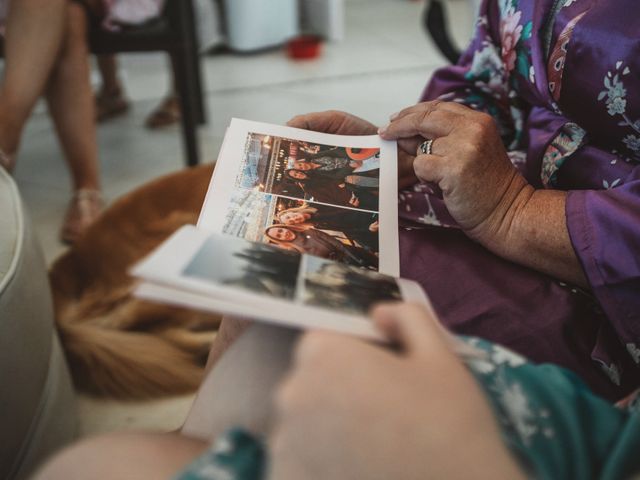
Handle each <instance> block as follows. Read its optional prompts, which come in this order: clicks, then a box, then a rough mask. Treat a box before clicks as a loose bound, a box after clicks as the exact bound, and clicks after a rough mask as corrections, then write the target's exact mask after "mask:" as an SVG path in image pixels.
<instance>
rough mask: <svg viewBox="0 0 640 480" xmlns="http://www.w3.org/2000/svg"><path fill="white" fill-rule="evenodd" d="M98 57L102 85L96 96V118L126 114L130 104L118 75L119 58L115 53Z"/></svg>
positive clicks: (101, 119) (99, 120) (100, 119)
mask: <svg viewBox="0 0 640 480" xmlns="http://www.w3.org/2000/svg"><path fill="white" fill-rule="evenodd" d="M97 59H98V69H99V70H100V76H101V78H102V86H101V87H100V91H99V92H98V94H97V95H96V98H95V103H96V120H97V121H98V122H102V121H104V120H108V119H110V118H114V117H117V116H119V115H123V114H125V113H126V112H127V111H129V108H130V105H129V101H128V100H127V98H126V95H125V93H124V86H123V84H122V81H121V80H120V77H119V76H118V58H117V57H116V56H115V55H98V57H97Z"/></svg>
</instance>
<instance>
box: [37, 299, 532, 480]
mask: <svg viewBox="0 0 640 480" xmlns="http://www.w3.org/2000/svg"><path fill="white" fill-rule="evenodd" d="M372 319H373V321H374V323H375V325H376V326H377V327H378V328H379V329H380V331H381V332H382V333H383V335H385V336H386V337H388V338H389V340H392V341H393V342H394V343H395V344H396V345H398V347H399V348H398V349H397V350H396V351H391V350H388V349H386V348H384V347H383V346H380V345H374V344H371V343H368V342H365V341H363V340H359V339H357V338H354V337H347V336H343V335H337V334H329V333H320V332H311V333H307V334H305V335H304V336H303V337H302V339H301V340H300V341H299V343H298V345H297V348H296V351H295V355H294V359H293V362H292V366H291V369H290V371H289V373H288V375H287V376H286V377H285V380H284V381H283V382H282V383H281V385H280V386H279V388H278V389H277V392H275V397H276V412H275V424H274V425H275V427H274V428H273V430H272V431H271V433H270V435H268V444H269V464H270V471H269V472H268V476H267V478H272V479H278V480H294V479H295V480H299V479H305V480H315V479H336V478H339V479H342V480H359V479H363V478H366V479H370V480H376V479H388V478H402V479H408V480H411V479H421V480H422V479H428V478H451V479H457V478H460V479H462V478H465V479H466V478H469V475H470V474H472V475H473V478H480V479H482V478H504V479H520V478H525V476H524V474H523V473H522V471H521V470H520V468H519V466H518V464H517V463H516V462H515V460H514V459H513V458H512V457H511V454H510V453H509V451H508V450H507V449H506V447H505V446H504V444H503V442H502V440H501V437H500V434H499V430H498V427H497V425H496V422H495V419H494V417H493V413H492V411H491V409H490V407H489V405H488V403H487V401H486V399H485V397H484V394H483V393H482V392H481V390H480V388H479V387H478V385H477V383H476V381H475V380H474V379H473V377H472V376H471V374H470V373H469V372H468V371H467V369H466V368H465V367H464V366H463V365H462V363H461V361H460V360H459V358H458V357H457V356H456V355H455V353H454V352H453V350H452V347H451V342H450V340H449V339H448V338H447V337H446V333H444V331H443V330H442V327H440V326H439V324H438V322H437V320H436V319H435V318H434V317H433V315H432V314H430V313H429V312H428V311H427V310H425V309H424V308H423V307H420V306H416V305H411V304H393V305H392V304H389V305H382V306H379V307H377V308H376V309H375V310H374V312H372ZM327 352H331V355H327ZM399 352H400V353H399ZM443 374H446V378H447V381H446V382H443V381H442V375H443ZM452 445H456V446H460V445H463V446H464V448H456V454H455V455H451V449H452ZM206 446H207V444H206V442H203V441H201V440H194V439H191V438H187V437H185V436H182V435H178V434H169V435H158V434H134V433H126V434H122V433H121V434H110V435H108V436H104V437H98V438H94V439H90V440H88V441H85V442H82V443H80V444H78V445H76V446H74V447H72V448H71V449H68V450H66V451H64V452H63V453H62V454H61V455H59V456H58V457H56V458H55V459H54V460H53V462H51V463H49V464H48V465H47V466H45V468H44V469H43V470H41V471H40V472H39V474H38V475H37V476H36V478H37V479H38V480H44V479H46V480H57V479H66V480H73V479H80V478H93V479H96V480H100V479H107V478H170V477H171V476H172V475H175V473H176V472H178V471H180V470H181V469H182V468H184V466H185V465H186V464H188V463H189V462H191V461H192V460H193V459H194V458H195V457H196V456H197V455H198V454H200V453H201V452H202V451H203V450H204V449H205V448H206ZM487 459H490V461H487ZM127 475H129V476H128V477H127Z"/></svg>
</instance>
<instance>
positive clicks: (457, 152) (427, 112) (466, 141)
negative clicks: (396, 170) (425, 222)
mask: <svg viewBox="0 0 640 480" xmlns="http://www.w3.org/2000/svg"><path fill="white" fill-rule="evenodd" d="M380 135H381V136H382V138H385V139H388V140H404V141H405V144H407V142H411V143H412V144H413V146H414V148H416V149H418V150H419V149H420V146H419V142H422V141H423V140H425V139H431V140H432V141H433V143H432V153H431V154H430V155H428V154H424V153H422V152H420V151H418V152H417V156H416V157H415V160H414V162H413V168H414V170H415V173H416V175H417V177H418V178H419V179H420V180H422V181H427V182H433V183H435V184H437V185H438V186H439V187H440V189H441V190H442V193H443V199H444V201H445V204H446V205H447V208H448V209H449V212H450V213H451V215H452V216H453V217H454V218H455V219H456V221H457V222H458V224H459V225H460V226H461V227H462V229H463V230H465V232H467V234H468V235H469V236H471V237H472V238H475V239H477V240H479V241H480V242H481V243H491V242H492V241H493V237H494V236H496V235H500V234H502V233H506V227H507V226H508V224H509V221H510V219H511V217H512V215H513V213H514V212H515V211H516V209H517V206H518V202H519V201H521V200H526V197H527V195H530V194H531V193H532V191H533V189H532V188H531V187H529V186H528V184H527V182H526V181H525V179H524V178H523V177H522V176H521V175H520V174H519V173H518V171H517V170H516V169H515V167H513V165H512V164H511V161H510V160H509V158H508V156H507V152H506V150H505V148H504V146H503V144H502V140H501V138H500V136H499V135H498V131H497V128H496V125H495V123H494V121H493V119H492V118H491V117H490V116H489V115H486V114H484V113H480V112H476V111H474V110H472V109H470V108H468V107H465V106H463V105H459V104H457V103H445V102H439V101H434V102H424V103H420V104H418V105H415V106H413V107H409V108H407V109H404V110H402V111H401V112H399V113H398V114H396V115H394V116H392V118H391V123H390V124H389V125H387V126H386V127H383V128H381V129H380Z"/></svg>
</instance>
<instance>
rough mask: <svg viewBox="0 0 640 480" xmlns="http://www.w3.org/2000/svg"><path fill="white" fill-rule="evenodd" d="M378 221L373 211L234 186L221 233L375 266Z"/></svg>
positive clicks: (375, 267) (358, 265)
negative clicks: (233, 192) (240, 188)
mask: <svg viewBox="0 0 640 480" xmlns="http://www.w3.org/2000/svg"><path fill="white" fill-rule="evenodd" d="M378 222H379V220H378V214H377V213H374V212H367V211H361V210H356V209H349V208H340V207H335V206H331V205H324V204H318V203H314V202H307V201H303V200H296V199H291V198H286V197H279V196H276V195H270V194H264V193H260V192H256V191H253V190H238V191H236V192H235V195H234V197H233V198H232V207H231V208H230V209H229V211H228V213H227V217H226V221H225V225H224V228H223V232H224V233H227V234H230V235H234V236H237V237H241V238H245V239H247V240H251V241H260V242H265V243H271V244H274V245H277V246H279V247H282V248H285V249H288V250H295V251H297V252H299V253H307V254H310V255H316V256H319V257H322V258H327V259H331V260H336V261H338V262H342V263H346V264H349V265H354V266H357V267H363V268H367V269H370V270H377V269H378V263H379V262H378V256H379V238H378V229H379V223H378Z"/></svg>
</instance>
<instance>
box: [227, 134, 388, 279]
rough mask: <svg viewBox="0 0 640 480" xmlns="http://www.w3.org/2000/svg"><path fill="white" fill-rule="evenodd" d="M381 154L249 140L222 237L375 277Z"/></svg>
mask: <svg viewBox="0 0 640 480" xmlns="http://www.w3.org/2000/svg"><path fill="white" fill-rule="evenodd" d="M379 176H380V151H379V149H377V148H376V149H374V148H371V149H368V148H348V147H338V146H330V145H321V144H313V143H310V142H305V141H300V140H291V139H286V138H282V137H277V136H270V135H262V134H256V133H249V135H248V138H247V143H246V147H245V152H244V158H243V165H242V167H241V169H240V173H239V175H238V179H237V183H236V187H237V188H236V190H235V191H234V193H233V195H232V197H231V202H230V205H229V209H228V211H227V215H226V219H225V225H224V227H223V232H224V233H227V234H230V235H234V236H238V237H241V238H245V239H247V240H251V241H261V242H265V243H271V244H274V245H277V246H279V247H282V248H285V249H288V250H295V251H297V252H299V253H307V254H310V255H315V256H318V257H322V258H326V259H330V260H335V261H338V262H342V263H345V264H348V265H353V266H356V267H363V268H366V269H370V270H376V271H377V270H378V265H379V252H380V248H379V233H378V232H379V213H378V212H379Z"/></svg>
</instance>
